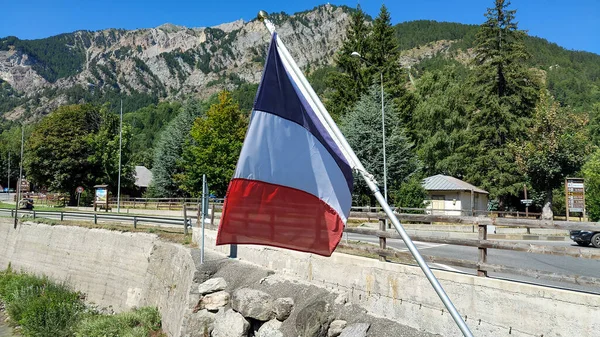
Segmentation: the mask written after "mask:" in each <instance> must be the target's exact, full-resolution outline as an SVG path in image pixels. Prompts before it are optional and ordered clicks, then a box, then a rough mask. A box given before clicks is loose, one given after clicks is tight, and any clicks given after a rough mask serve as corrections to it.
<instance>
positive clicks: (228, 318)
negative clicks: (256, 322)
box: [211, 309, 250, 337]
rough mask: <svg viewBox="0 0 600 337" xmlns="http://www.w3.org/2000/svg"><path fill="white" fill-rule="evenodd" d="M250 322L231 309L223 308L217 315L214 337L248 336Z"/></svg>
mask: <svg viewBox="0 0 600 337" xmlns="http://www.w3.org/2000/svg"><path fill="white" fill-rule="evenodd" d="M249 328H250V323H248V321H247V320H246V319H245V318H244V316H242V315H241V314H240V313H237V312H235V311H233V310H231V309H229V310H227V311H224V310H221V311H219V312H218V313H217V314H216V315H215V323H214V328H213V332H212V334H211V336H212V337H246V336H247V335H248V329H249Z"/></svg>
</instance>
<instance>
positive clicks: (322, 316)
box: [296, 301, 332, 337]
mask: <svg viewBox="0 0 600 337" xmlns="http://www.w3.org/2000/svg"><path fill="white" fill-rule="evenodd" d="M331 321H332V319H331V318H330V312H329V304H327V302H325V301H316V302H313V303H311V304H309V305H307V306H306V307H304V308H303V309H302V310H300V312H298V316H296V332H297V333H298V335H300V336H302V337H326V336H327V329H328V328H329V323H330V322H331Z"/></svg>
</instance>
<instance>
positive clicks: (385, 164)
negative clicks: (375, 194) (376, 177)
mask: <svg viewBox="0 0 600 337" xmlns="http://www.w3.org/2000/svg"><path fill="white" fill-rule="evenodd" d="M350 55H351V56H352V57H358V58H359V59H361V60H363V61H365V62H367V63H369V64H371V65H373V64H372V63H371V62H369V61H367V59H365V58H364V57H362V55H360V54H359V53H357V52H355V51H354V52H352V54H350ZM379 75H380V80H381V130H382V131H381V138H382V139H383V198H384V199H385V201H386V202H387V197H388V193H387V163H386V156H385V108H384V103H383V71H380V72H379ZM386 222H387V221H386Z"/></svg>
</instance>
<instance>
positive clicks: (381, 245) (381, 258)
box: [379, 219, 386, 262]
mask: <svg viewBox="0 0 600 337" xmlns="http://www.w3.org/2000/svg"><path fill="white" fill-rule="evenodd" d="M379 230H380V231H384V232H385V219H379ZM379 248H381V249H385V248H386V238H384V237H379ZM379 261H381V262H385V256H383V255H380V256H379Z"/></svg>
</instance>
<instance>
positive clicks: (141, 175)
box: [135, 166, 152, 187]
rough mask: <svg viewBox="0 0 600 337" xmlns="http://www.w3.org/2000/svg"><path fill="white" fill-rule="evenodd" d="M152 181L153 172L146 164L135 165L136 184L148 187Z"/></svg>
mask: <svg viewBox="0 0 600 337" xmlns="http://www.w3.org/2000/svg"><path fill="white" fill-rule="evenodd" d="M151 181H152V172H151V171H150V170H148V169H147V168H146V166H136V167H135V186H138V187H148V185H150V182H151Z"/></svg>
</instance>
